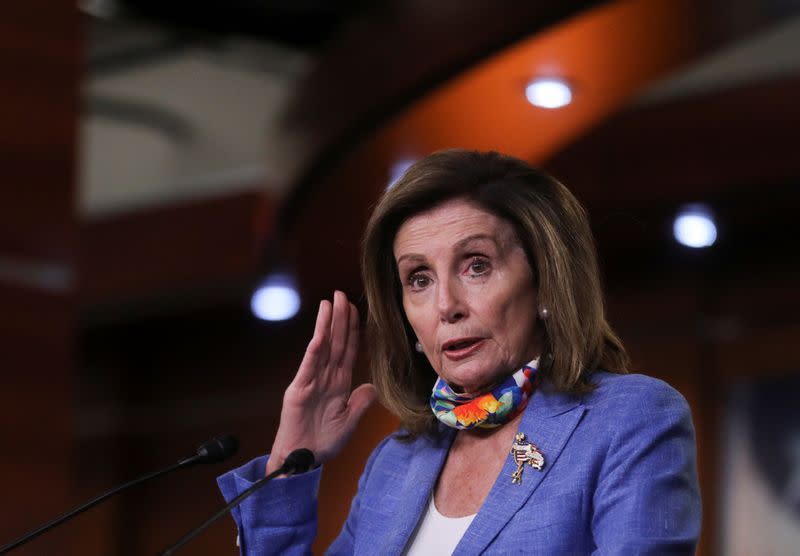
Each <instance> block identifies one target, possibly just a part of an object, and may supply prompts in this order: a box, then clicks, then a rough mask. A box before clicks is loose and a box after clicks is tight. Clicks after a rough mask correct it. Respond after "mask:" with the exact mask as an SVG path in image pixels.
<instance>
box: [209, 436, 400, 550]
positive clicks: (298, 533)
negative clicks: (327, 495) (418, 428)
mask: <svg viewBox="0 0 800 556" xmlns="http://www.w3.org/2000/svg"><path fill="white" fill-rule="evenodd" d="M389 438H390V437H388V438H386V439H384V440H383V441H382V442H381V443H380V444H379V445H378V447H377V448H375V450H374V451H373V452H372V454H371V455H370V457H369V460H367V465H366V467H365V468H364V472H363V473H362V474H361V477H360V479H359V482H358V492H357V493H356V496H355V498H354V499H353V502H352V503H351V506H350V513H349V515H348V517H347V521H345V524H344V527H343V528H342V531H341V532H340V533H339V536H338V537H337V538H336V540H335V541H334V542H333V543H332V544H331V546H330V547H329V549H328V550H327V552H326V553H327V554H352V553H353V546H354V543H355V538H356V533H357V530H358V515H359V509H360V506H361V497H362V496H364V492H365V490H366V489H367V488H366V484H367V481H368V477H369V472H370V470H371V469H372V466H373V465H374V462H375V460H376V459H377V457H378V454H379V452H380V450H381V448H382V447H383V446H384V445H385V444H386V442H387V441H388V440H389ZM268 459H269V456H265V457H260V458H256V459H254V460H252V461H251V462H249V463H247V464H245V465H243V466H242V467H239V468H238V469H234V470H233V471H229V472H228V473H226V474H224V475H221V476H220V477H218V478H217V484H218V485H219V488H220V490H221V491H222V495H223V497H224V498H225V500H226V502H230V501H231V500H233V499H234V498H236V496H238V495H239V494H241V493H242V492H244V491H245V490H247V489H248V488H249V487H250V486H252V485H253V483H255V482H256V481H258V480H259V479H261V478H262V477H264V472H265V471H264V470H265V469H266V465H267V461H268ZM321 476H322V467H319V468H316V469H313V470H311V471H308V472H306V473H302V474H299V475H294V476H291V477H285V478H281V479H275V480H273V481H270V482H269V483H267V484H266V485H264V487H262V488H260V489H259V490H257V491H256V492H254V493H253V495H252V496H250V497H249V498H247V499H246V500H245V501H244V502H242V503H241V504H240V505H239V506H238V507H237V508H234V510H233V511H232V512H231V513H232V516H233V519H234V521H235V522H236V527H237V529H238V532H239V536H238V541H239V552H240V554H241V555H242V556H269V555H272V554H276V555H277V554H280V555H284V554H286V555H290V556H300V555H307V554H311V545H312V544H313V542H314V538H315V537H316V535H317V496H318V493H319V484H320V478H321Z"/></svg>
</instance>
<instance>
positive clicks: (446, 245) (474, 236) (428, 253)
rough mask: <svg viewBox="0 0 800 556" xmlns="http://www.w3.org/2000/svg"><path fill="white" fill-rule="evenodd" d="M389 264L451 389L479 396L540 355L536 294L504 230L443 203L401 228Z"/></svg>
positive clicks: (499, 223)
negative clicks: (393, 263)
mask: <svg viewBox="0 0 800 556" xmlns="http://www.w3.org/2000/svg"><path fill="white" fill-rule="evenodd" d="M394 257H395V261H396V262H397V267H398V270H399V273H400V282H401V284H402V288H403V309H404V310H405V314H406V317H407V318H408V322H409V323H410V324H411V327H412V328H413V329H414V332H415V333H416V335H417V338H418V340H419V342H420V343H421V344H422V348H423V351H424V352H425V355H426V357H427V358H428V360H429V361H430V363H431V366H432V367H433V369H434V370H435V371H436V373H437V374H438V375H439V376H440V377H442V378H444V379H445V380H446V381H447V383H448V384H450V386H451V387H454V388H456V389H457V390H459V391H463V392H467V393H478V392H483V391H485V390H488V389H490V388H491V386H492V385H493V384H495V383H496V382H497V381H499V380H501V379H503V378H505V377H506V376H507V375H508V374H509V373H511V372H513V371H515V370H517V369H518V368H519V367H521V366H522V365H523V364H525V363H527V362H528V361H530V360H531V359H533V358H534V357H536V356H538V355H539V352H540V344H541V342H540V339H539V334H538V333H537V327H536V319H537V310H536V308H537V305H538V304H537V292H536V288H534V286H533V276H532V273H531V268H530V266H529V264H528V260H527V257H526V256H525V252H524V251H523V249H522V246H521V245H520V243H519V241H518V240H517V238H516V235H515V234H514V230H513V228H512V227H511V225H510V224H509V223H508V222H506V221H505V220H503V219H501V218H498V217H497V216H495V215H493V214H492V213H490V212H487V211H485V210H483V209H481V208H479V207H478V206H477V205H475V204H473V203H470V202H469V201H466V200H464V199H454V200H451V201H447V202H445V203H443V204H441V205H438V206H437V207H434V208H433V209H431V210H428V211H426V212H422V213H420V214H417V215H415V216H412V217H411V218H409V219H408V220H406V221H405V222H404V223H403V224H402V226H400V229H399V230H398V232H397V235H396V236H395V240H394Z"/></svg>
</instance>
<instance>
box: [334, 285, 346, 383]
mask: <svg viewBox="0 0 800 556" xmlns="http://www.w3.org/2000/svg"><path fill="white" fill-rule="evenodd" d="M349 323H350V302H349V301H347V296H346V295H345V294H344V292H340V291H336V292H334V294H333V318H332V320H331V354H330V365H331V367H334V368H336V367H339V366H340V365H341V364H342V360H343V359H344V354H345V350H346V348H347V345H348V336H349V335H350V326H349Z"/></svg>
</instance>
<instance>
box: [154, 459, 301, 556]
mask: <svg viewBox="0 0 800 556" xmlns="http://www.w3.org/2000/svg"><path fill="white" fill-rule="evenodd" d="M313 465H314V454H313V453H312V452H311V450H308V449H306V448H300V449H299V450H295V451H293V452H292V453H290V454H289V455H288V456H287V457H286V461H284V462H283V465H282V466H281V467H279V468H278V469H276V470H275V471H273V472H272V473H270V474H269V475H267V476H266V477H264V478H263V479H259V480H258V481H256V482H255V483H253V485H252V486H251V487H250V488H248V489H247V490H245V491H244V492H242V493H241V494H240V495H239V496H237V497H236V498H234V499H233V500H231V501H230V503H228V505H227V506H225V507H224V508H222V509H221V510H219V511H218V512H217V513H215V514H214V515H212V516H211V517H209V518H208V519H207V520H205V521H204V522H203V523H202V524H200V526H198V527H196V528H195V529H193V530H191V531H189V532H188V533H187V534H186V535H184V536H183V537H181V538H180V539H179V540H178V542H176V543H175V544H173V545H172V546H170V547H169V548H167V549H165V550H164V551H163V552H161V553H159V556H171V555H172V554H174V553H175V551H176V550H178V549H179V548H180V547H182V546H183V545H185V544H186V543H188V542H189V541H190V540H192V539H193V538H195V537H196V536H198V535H199V534H200V533H202V532H203V531H205V530H206V529H208V528H209V527H210V526H211V525H212V524H214V523H215V522H216V521H218V520H219V519H220V518H222V517H223V516H225V515H226V514H227V513H229V512H230V511H231V510H233V508H235V507H236V506H238V505H239V504H241V503H242V502H243V501H244V499H245V498H247V497H248V496H250V495H251V494H253V493H254V492H255V491H257V490H258V489H260V488H261V487H263V486H264V485H265V484H267V483H268V482H269V481H271V480H272V479H274V478H275V477H277V476H279V475H292V474H294V473H304V472H305V471H308V469H309V468H310V467H312V466H313Z"/></svg>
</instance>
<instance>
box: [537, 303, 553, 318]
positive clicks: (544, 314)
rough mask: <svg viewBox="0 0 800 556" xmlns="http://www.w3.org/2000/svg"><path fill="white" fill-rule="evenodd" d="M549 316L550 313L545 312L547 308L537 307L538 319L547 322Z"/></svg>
mask: <svg viewBox="0 0 800 556" xmlns="http://www.w3.org/2000/svg"><path fill="white" fill-rule="evenodd" d="M549 316H550V311H548V310H547V307H545V306H544V305H540V306H539V318H540V319H542V320H547V317H549Z"/></svg>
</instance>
